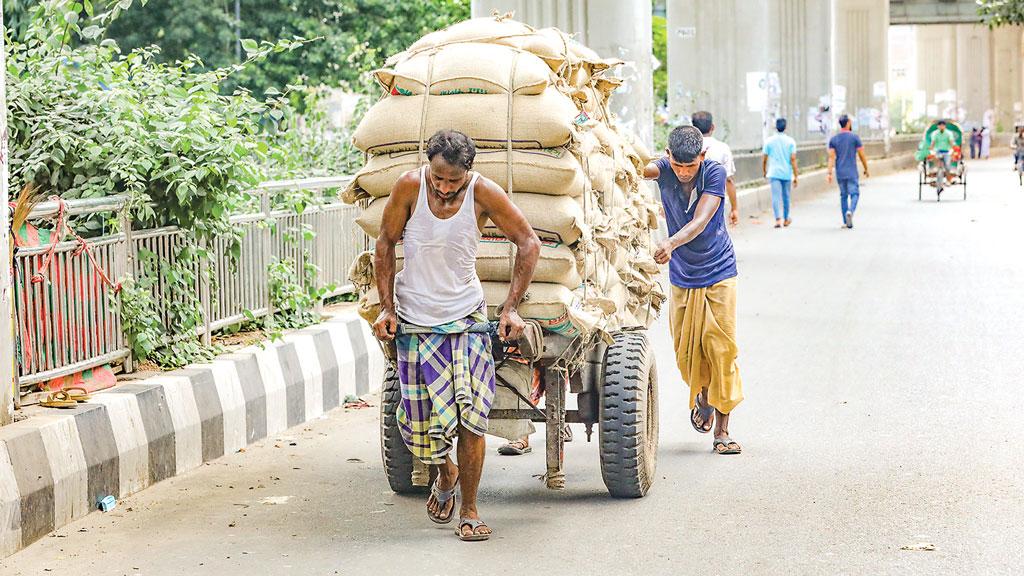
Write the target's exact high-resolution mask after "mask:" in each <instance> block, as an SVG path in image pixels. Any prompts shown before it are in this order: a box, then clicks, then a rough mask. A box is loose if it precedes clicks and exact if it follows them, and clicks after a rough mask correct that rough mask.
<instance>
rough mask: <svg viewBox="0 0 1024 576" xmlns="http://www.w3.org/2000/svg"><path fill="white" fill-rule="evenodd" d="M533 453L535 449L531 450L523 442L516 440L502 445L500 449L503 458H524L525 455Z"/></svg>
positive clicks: (499, 452)
mask: <svg viewBox="0 0 1024 576" xmlns="http://www.w3.org/2000/svg"><path fill="white" fill-rule="evenodd" d="M530 452H533V448H530V446H529V445H527V444H526V443H525V442H523V441H522V440H515V441H512V442H508V443H506V444H503V445H501V446H500V447H499V448H498V454H501V455H502V456H522V455H523V454H529V453H530Z"/></svg>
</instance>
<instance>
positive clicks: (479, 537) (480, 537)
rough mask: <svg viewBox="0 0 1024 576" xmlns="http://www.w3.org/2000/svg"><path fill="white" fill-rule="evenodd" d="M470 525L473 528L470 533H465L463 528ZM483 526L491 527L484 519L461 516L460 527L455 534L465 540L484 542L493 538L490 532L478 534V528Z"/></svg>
mask: <svg viewBox="0 0 1024 576" xmlns="http://www.w3.org/2000/svg"><path fill="white" fill-rule="evenodd" d="M466 526H469V529H470V530H471V532H470V534H469V535H466V534H463V533H462V529H463V528H465V527H466ZM481 526H483V527H484V528H490V526H488V525H487V524H484V521H483V520H474V519H472V518H459V528H458V530H456V531H455V534H456V535H457V536H458V537H459V540H462V541H463V542H483V541H484V540H489V539H490V538H491V535H490V534H477V533H476V530H477V528H479V527H481Z"/></svg>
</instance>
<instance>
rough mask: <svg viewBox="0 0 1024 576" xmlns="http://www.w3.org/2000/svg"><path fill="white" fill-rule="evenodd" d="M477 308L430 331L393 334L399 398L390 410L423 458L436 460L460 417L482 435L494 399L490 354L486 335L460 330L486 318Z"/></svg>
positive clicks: (404, 436) (449, 441) (442, 457)
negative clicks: (476, 310) (400, 390)
mask: <svg viewBox="0 0 1024 576" xmlns="http://www.w3.org/2000/svg"><path fill="white" fill-rule="evenodd" d="M486 321H487V317H486V316H485V315H484V314H483V313H482V312H475V313H473V314H471V315H469V316H467V317H466V318H463V319H461V320H456V321H454V322H449V323H447V324H443V325H441V326H433V327H430V330H431V331H432V333H430V334H409V335H403V336H399V337H397V338H396V345H397V347H398V380H399V382H400V383H401V386H402V402H401V403H400V404H399V405H398V410H397V413H396V416H397V417H398V428H399V430H400V431H401V433H402V439H403V440H405V445H406V446H408V447H409V450H411V451H412V453H413V456H415V457H416V458H419V459H420V460H421V461H422V462H425V463H427V464H442V463H444V461H445V458H446V457H447V456H448V453H449V452H451V451H452V446H453V440H454V439H455V437H456V436H458V433H459V430H458V429H459V424H460V423H461V424H462V425H463V426H464V427H465V428H466V429H467V430H469V431H470V432H473V433H474V434H477V435H478V436H482V435H483V434H484V433H485V432H486V431H487V415H488V413H489V412H490V411H491V403H492V402H493V401H494V359H493V357H492V356H491V349H490V343H491V340H490V335H488V334H480V333H469V332H465V330H466V329H467V328H468V327H469V326H472V325H473V324H476V323H478V322H486Z"/></svg>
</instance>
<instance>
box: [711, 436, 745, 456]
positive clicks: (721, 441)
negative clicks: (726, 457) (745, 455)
mask: <svg viewBox="0 0 1024 576" xmlns="http://www.w3.org/2000/svg"><path fill="white" fill-rule="evenodd" d="M730 446H735V448H730ZM712 447H713V448H714V450H715V453H716V454H739V453H741V452H743V449H742V448H741V447H740V444H739V442H736V441H735V440H733V439H732V438H715V442H714V444H712ZM719 447H721V448H719Z"/></svg>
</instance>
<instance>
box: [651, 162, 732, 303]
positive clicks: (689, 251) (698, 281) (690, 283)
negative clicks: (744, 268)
mask: <svg viewBox="0 0 1024 576" xmlns="http://www.w3.org/2000/svg"><path fill="white" fill-rule="evenodd" d="M655 165H656V166H657V167H658V170H659V171H660V174H659V175H658V188H659V189H660V190H661V204H662V205H663V206H664V207H665V220H666V222H668V233H669V235H670V236H671V235H673V234H675V233H676V232H679V230H680V229H681V228H682V227H683V226H686V224H688V223H689V222H690V221H691V220H693V216H694V214H696V213H697V203H698V202H699V201H700V198H701V196H703V195H704V194H711V195H712V196H718V197H719V198H725V168H723V167H722V165H721V164H719V163H718V162H715V161H714V160H705V161H704V163H703V164H701V166H700V171H699V172H697V176H696V178H697V188H696V191H697V198H696V200H694V202H693V205H692V206H690V205H689V203H690V199H689V194H686V195H684V194H683V184H682V183H681V182H680V181H679V178H677V177H676V175H675V172H673V171H672V166H671V165H670V164H669V162H668V158H666V157H662V158H659V159H658V160H656V161H655ZM736 274H737V272H736V253H735V252H734V251H733V249H732V240H731V239H730V238H729V232H728V230H727V229H726V227H725V201H723V202H722V203H721V204H719V205H718V210H716V211H715V215H714V216H712V217H711V221H710V222H708V225H707V227H706V228H704V231H703V232H701V233H700V234H699V235H698V236H697V237H696V238H694V239H693V240H690V241H689V242H688V243H686V244H683V245H682V246H680V247H679V248H676V249H675V251H674V252H672V259H671V260H670V261H669V263H668V277H669V281H670V282H672V285H673V286H678V287H679V288H706V287H708V286H713V285H715V284H718V283H719V282H721V281H722V280H727V279H729V278H733V277H735V276H736Z"/></svg>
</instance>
